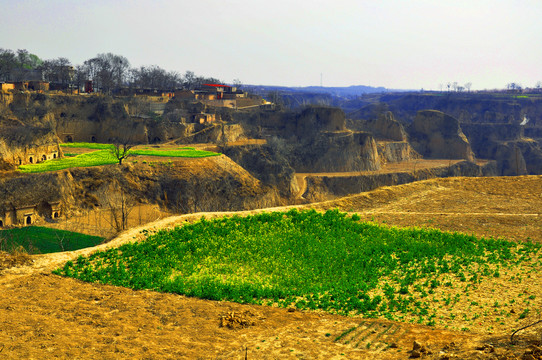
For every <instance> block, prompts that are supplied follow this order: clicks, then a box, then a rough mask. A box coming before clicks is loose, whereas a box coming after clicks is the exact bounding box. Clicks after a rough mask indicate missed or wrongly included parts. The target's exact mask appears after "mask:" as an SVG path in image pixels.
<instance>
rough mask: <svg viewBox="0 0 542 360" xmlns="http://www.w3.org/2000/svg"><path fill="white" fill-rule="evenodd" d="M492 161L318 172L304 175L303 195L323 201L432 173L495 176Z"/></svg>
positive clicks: (415, 178)
mask: <svg viewBox="0 0 542 360" xmlns="http://www.w3.org/2000/svg"><path fill="white" fill-rule="evenodd" d="M495 174H496V164H495V162H488V163H486V164H485V165H477V164H475V163H472V162H470V161H461V162H458V163H456V164H454V165H451V166H447V167H441V168H434V169H421V170H417V171H404V172H397V173H375V174H363V175H361V174H360V175H357V176H319V175H311V176H307V177H306V179H305V180H306V182H307V186H306V191H305V193H304V194H303V197H304V198H305V199H307V200H309V201H311V202H317V201H326V200H331V199H334V198H337V197H342V196H347V195H351V194H357V193H360V192H364V191H371V190H374V189H376V188H379V187H382V186H394V185H401V184H406V183H410V182H414V181H420V180H426V179H432V178H436V177H452V176H472V177H477V176H495Z"/></svg>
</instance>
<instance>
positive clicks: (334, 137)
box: [290, 130, 380, 172]
mask: <svg viewBox="0 0 542 360" xmlns="http://www.w3.org/2000/svg"><path fill="white" fill-rule="evenodd" d="M290 160H291V164H292V166H293V167H294V169H295V170H296V171H297V172H345V171H368V170H378V169H380V159H379V157H378V149H377V147H376V142H375V140H374V138H373V136H372V135H371V134H369V133H364V132H353V131H350V130H346V131H329V132H321V133H319V134H318V135H317V136H315V137H314V138H313V139H304V141H303V142H302V143H301V144H299V145H298V146H297V147H296V148H295V150H294V151H293V156H291V159H290Z"/></svg>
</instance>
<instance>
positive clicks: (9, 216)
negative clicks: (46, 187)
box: [0, 201, 61, 228]
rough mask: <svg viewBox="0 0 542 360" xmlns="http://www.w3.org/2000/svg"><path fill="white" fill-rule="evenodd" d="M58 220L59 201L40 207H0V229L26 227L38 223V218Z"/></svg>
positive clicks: (43, 204) (59, 214)
mask: <svg viewBox="0 0 542 360" xmlns="http://www.w3.org/2000/svg"><path fill="white" fill-rule="evenodd" d="M40 215H41V216H42V217H45V218H47V219H53V220H54V219H58V218H59V217H60V216H61V205H60V201H52V202H44V203H42V204H40V205H21V206H5V207H4V209H3V210H2V208H1V207H0V228H3V227H11V226H28V225H32V224H34V223H35V222H36V221H38V218H39V216H40Z"/></svg>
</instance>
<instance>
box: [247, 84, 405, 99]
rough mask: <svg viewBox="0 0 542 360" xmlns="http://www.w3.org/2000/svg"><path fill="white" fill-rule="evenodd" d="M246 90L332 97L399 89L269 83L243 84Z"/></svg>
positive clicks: (350, 96)
mask: <svg viewBox="0 0 542 360" xmlns="http://www.w3.org/2000/svg"><path fill="white" fill-rule="evenodd" d="M243 88H244V89H245V90H247V91H251V92H254V93H257V94H258V95H264V96H265V95H267V94H268V93H269V92H272V91H278V92H281V93H290V94H292V93H310V94H328V95H331V96H334V97H343V98H352V97H356V96H359V95H363V94H372V93H387V92H396V91H400V90H393V89H386V88H385V87H372V86H365V85H352V86H347V87H325V86H305V87H288V86H271V85H244V86H243Z"/></svg>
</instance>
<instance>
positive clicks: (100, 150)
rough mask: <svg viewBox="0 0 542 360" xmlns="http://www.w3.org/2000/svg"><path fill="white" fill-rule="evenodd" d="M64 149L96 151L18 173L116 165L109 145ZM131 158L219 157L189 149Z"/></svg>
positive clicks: (142, 152)
mask: <svg viewBox="0 0 542 360" xmlns="http://www.w3.org/2000/svg"><path fill="white" fill-rule="evenodd" d="M61 146H62V147H66V148H86V149H95V150H96V151H93V152H89V153H85V154H80V155H76V156H71V157H65V158H62V159H53V160H47V161H44V162H41V163H37V164H29V165H21V166H19V171H21V172H23V173H36V172H46V171H57V170H62V169H68V168H73V167H88V166H100V165H111V164H116V163H118V160H117V159H116V158H115V156H114V155H113V154H112V153H111V151H110V149H111V147H112V146H113V145H111V144H98V143H66V144H61ZM130 155H131V156H134V157H135V156H158V157H186V158H201V157H209V156H217V155H220V154H218V153H215V152H212V151H204V150H196V149H194V148H191V147H186V148H179V149H175V150H159V149H132V150H130Z"/></svg>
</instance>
